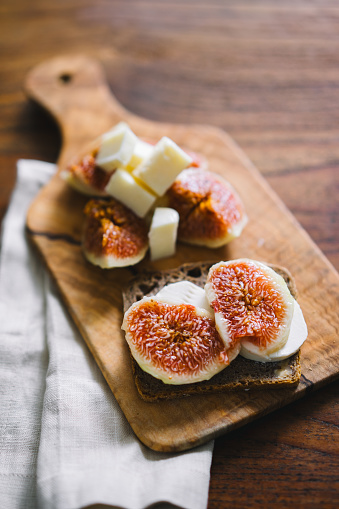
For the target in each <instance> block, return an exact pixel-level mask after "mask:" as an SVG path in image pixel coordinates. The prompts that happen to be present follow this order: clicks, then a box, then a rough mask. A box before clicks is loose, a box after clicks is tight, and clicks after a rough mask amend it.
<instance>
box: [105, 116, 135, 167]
mask: <svg viewBox="0 0 339 509" xmlns="http://www.w3.org/2000/svg"><path fill="white" fill-rule="evenodd" d="M137 140H138V138H137V137H136V135H135V134H134V133H133V132H132V131H131V129H130V128H129V127H128V125H127V124H126V123H125V122H120V123H119V124H117V125H116V126H115V128H113V129H111V131H108V132H107V133H105V134H104V135H103V136H102V137H101V144H100V148H99V151H98V154H97V156H96V163H97V165H98V166H100V167H101V168H103V169H104V170H106V171H111V170H115V169H116V168H121V166H125V165H126V164H128V163H129V161H130V160H131V157H132V155H133V151H134V147H135V145H136V143H137Z"/></svg>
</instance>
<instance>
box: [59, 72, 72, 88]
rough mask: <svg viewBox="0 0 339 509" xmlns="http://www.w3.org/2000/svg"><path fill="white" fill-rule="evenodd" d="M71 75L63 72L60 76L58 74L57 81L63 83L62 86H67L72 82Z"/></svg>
mask: <svg viewBox="0 0 339 509" xmlns="http://www.w3.org/2000/svg"><path fill="white" fill-rule="evenodd" d="M72 78H73V76H72V74H71V73H69V72H63V73H62V74H60V76H59V80H60V81H61V83H63V84H64V85H68V84H69V83H70V82H71V81H72Z"/></svg>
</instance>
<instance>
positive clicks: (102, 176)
mask: <svg viewBox="0 0 339 509" xmlns="http://www.w3.org/2000/svg"><path fill="white" fill-rule="evenodd" d="M97 152H98V148H95V149H93V150H91V151H90V152H88V153H87V154H85V155H84V156H83V157H80V158H79V159H77V160H75V161H73V162H72V163H70V164H69V165H68V166H67V168H66V170H64V171H63V172H62V173H61V176H62V178H63V179H64V180H65V181H66V182H67V183H68V184H69V185H70V186H71V187H73V189H75V190H76V191H78V192H79V193H82V194H85V195H87V196H106V195H107V193H106V191H105V187H106V185H107V184H108V182H109V179H110V178H111V176H112V175H113V173H114V170H113V171H111V172H107V171H105V170H103V169H102V168H100V166H98V165H97V164H96V159H95V158H96V154H97Z"/></svg>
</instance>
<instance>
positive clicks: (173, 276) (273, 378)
mask: <svg viewBox="0 0 339 509" xmlns="http://www.w3.org/2000/svg"><path fill="white" fill-rule="evenodd" d="M214 263H215V262H201V263H188V264H184V265H182V266H181V267H178V268H176V269H172V270H168V271H159V272H147V271H146V272H144V273H143V274H142V275H139V276H138V277H136V278H135V279H134V280H132V281H131V283H130V285H129V287H128V289H127V290H126V291H125V292H123V299H124V312H125V311H127V309H128V308H129V307H130V306H131V305H132V304H133V303H134V302H136V301H138V300H140V299H142V298H143V297H145V296H152V295H155V294H156V293H158V292H159V291H160V290H161V288H163V287H164V286H165V285H167V284H170V283H176V282H178V281H183V280H186V281H191V282H192V283H194V284H196V285H197V286H200V287H201V288H204V286H205V283H206V278H207V273H208V270H209V268H210V267H211V266H212V265H213V264H214ZM267 265H269V266H270V267H271V268H272V269H274V270H275V271H276V272H277V273H278V274H280V275H281V276H282V277H283V278H284V279H285V281H286V283H287V285H288V287H289V289H290V292H291V294H292V295H293V297H294V298H296V297H297V292H296V287H295V283H294V280H293V277H292V276H291V274H290V273H289V272H288V270H287V269H285V268H283V267H279V266H276V265H271V264H267ZM131 361H132V370H133V375H134V380H135V384H136V387H137V390H138V392H139V394H140V396H141V397H142V399H144V400H146V401H159V400H163V399H174V398H179V397H184V396H190V395H193V394H203V393H212V392H224V391H227V390H235V389H238V390H239V389H250V388H253V389H263V388H267V387H272V388H273V387H274V388H286V387H287V388H288V387H290V388H293V387H295V386H296V385H297V384H298V383H299V380H300V376H301V367H300V352H297V353H295V354H294V355H293V356H292V357H289V358H288V359H285V360H283V361H278V362H266V363H263V362H256V361H252V360H248V359H245V358H244V357H241V356H240V355H238V356H237V357H236V359H235V360H234V361H233V362H231V364H230V365H229V366H227V367H226V368H225V369H224V370H223V371H221V372H220V373H218V374H216V375H214V376H213V377H212V378H211V379H210V380H205V381H203V382H196V383H191V384H183V385H171V384H165V383H164V382H162V381H161V380H159V379H157V378H155V377H153V376H152V375H149V374H148V373H146V372H145V371H143V370H142V369H141V368H140V367H139V365H138V364H137V362H136V361H135V360H134V358H133V357H132V355H131Z"/></svg>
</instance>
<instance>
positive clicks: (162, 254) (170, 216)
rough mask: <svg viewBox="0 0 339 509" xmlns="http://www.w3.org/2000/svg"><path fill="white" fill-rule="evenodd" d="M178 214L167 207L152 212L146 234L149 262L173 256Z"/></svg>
mask: <svg viewBox="0 0 339 509" xmlns="http://www.w3.org/2000/svg"><path fill="white" fill-rule="evenodd" d="M178 224H179V214H178V212H177V211H176V210H174V209H171V208H168V207H157V208H156V209H155V210H154V213H153V217H152V222H151V226H150V231H149V234H148V238H149V247H150V253H151V260H153V261H154V260H160V259H161V258H168V257H170V256H173V255H174V254H175V248H176V240H177V231H178Z"/></svg>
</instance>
